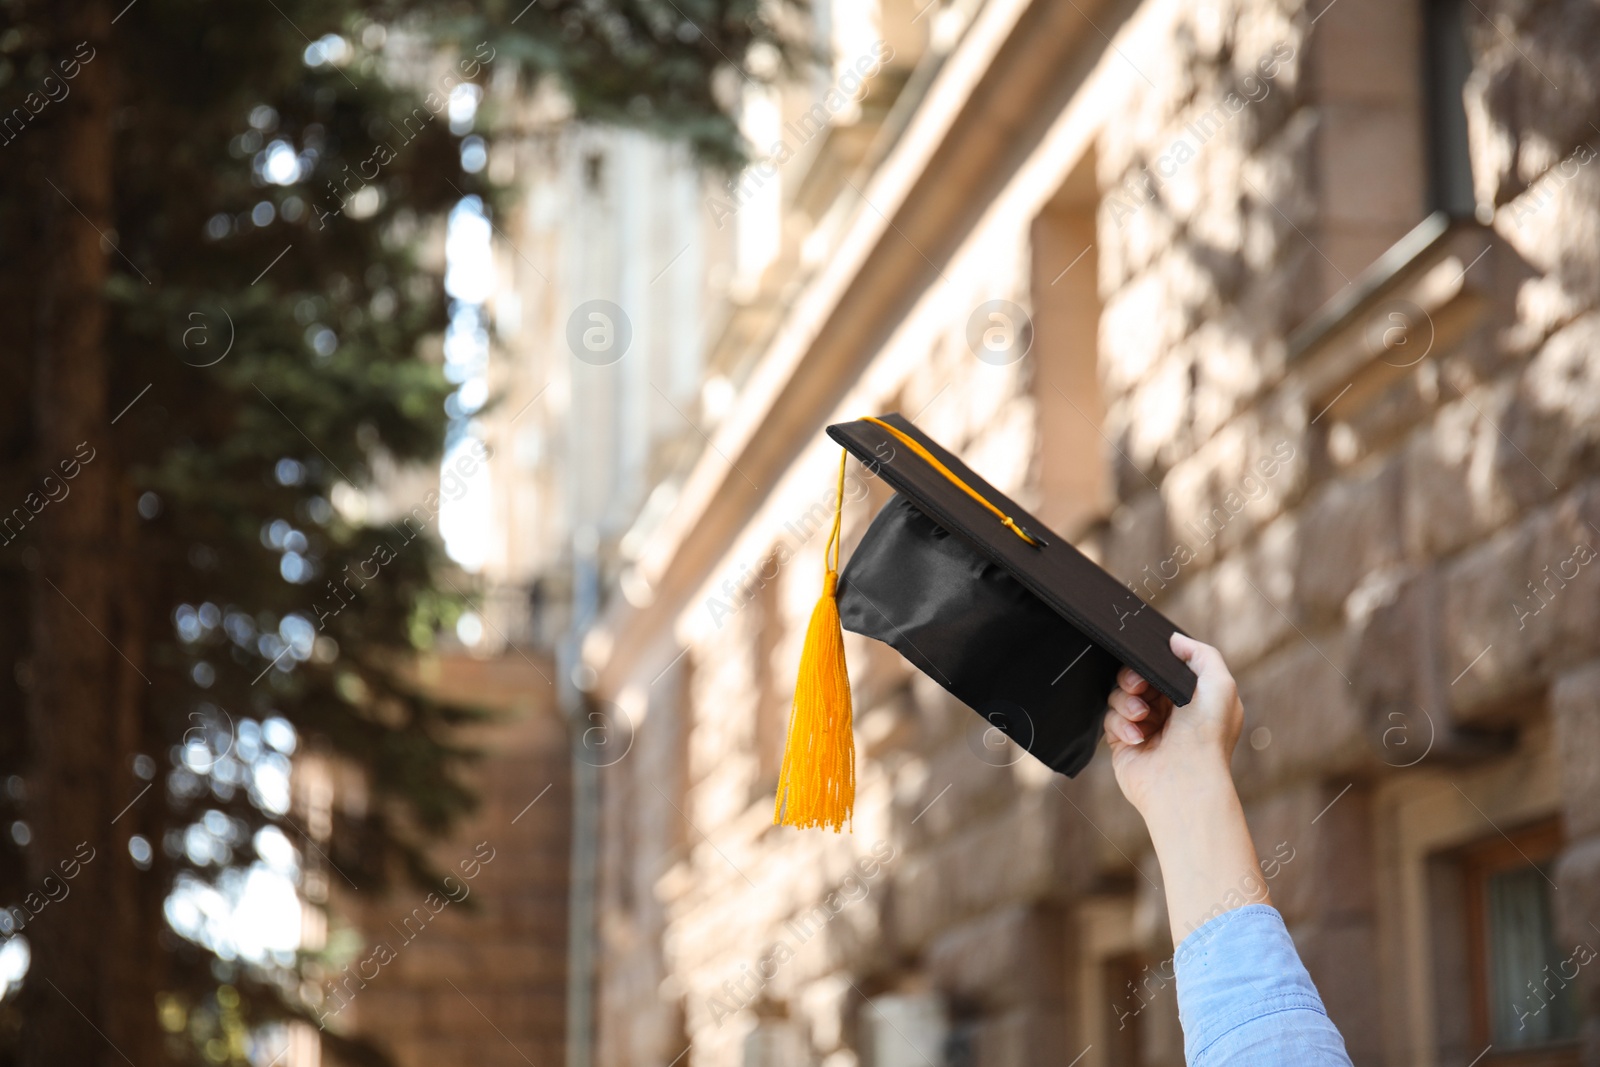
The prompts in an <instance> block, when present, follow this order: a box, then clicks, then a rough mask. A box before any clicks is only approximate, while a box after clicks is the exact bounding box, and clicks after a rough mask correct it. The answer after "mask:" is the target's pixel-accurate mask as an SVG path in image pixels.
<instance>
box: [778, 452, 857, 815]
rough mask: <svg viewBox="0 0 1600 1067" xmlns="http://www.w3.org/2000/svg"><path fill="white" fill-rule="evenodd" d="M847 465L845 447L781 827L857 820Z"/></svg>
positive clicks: (797, 703) (788, 744) (787, 763)
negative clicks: (843, 590) (844, 562)
mask: <svg viewBox="0 0 1600 1067" xmlns="http://www.w3.org/2000/svg"><path fill="white" fill-rule="evenodd" d="M844 465H845V453H843V452H842V451H841V452H840V455H839V487H838V493H837V495H836V497H835V500H834V508H833V531H832V532H831V533H830V534H829V535H828V543H827V545H826V546H824V548H823V551H822V557H823V567H824V573H823V578H822V595H821V596H820V597H818V598H817V606H816V607H815V608H813V609H812V611H811V622H810V624H809V625H808V626H807V627H806V639H805V645H804V647H803V648H802V649H801V652H800V674H799V677H798V678H797V679H796V680H795V686H794V708H793V711H792V712H791V714H790V716H789V735H788V738H787V740H786V741H785V743H784V747H783V768H782V770H781V771H780V772H779V774H778V794H777V796H776V797H775V798H774V803H773V812H772V821H773V823H774V824H776V825H783V826H797V827H801V828H808V827H827V828H829V829H831V830H833V831H834V832H835V833H837V832H839V831H840V830H841V829H843V828H845V827H847V826H848V825H849V824H850V820H851V815H852V813H853V812H854V809H855V799H856V740H855V725H854V720H853V713H852V708H851V704H850V675H849V672H848V671H847V669H846V667H845V656H844V630H843V627H842V626H841V625H840V622H839V602H838V599H837V594H838V589H839V526H840V522H841V520H842V518H843V512H844Z"/></svg>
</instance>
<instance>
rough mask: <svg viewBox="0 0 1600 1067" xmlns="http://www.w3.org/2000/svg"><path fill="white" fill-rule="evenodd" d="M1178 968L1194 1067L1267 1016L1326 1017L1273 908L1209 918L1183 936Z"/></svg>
mask: <svg viewBox="0 0 1600 1067" xmlns="http://www.w3.org/2000/svg"><path fill="white" fill-rule="evenodd" d="M1173 965H1174V967H1175V968H1176V973H1177V983H1178V1015H1179V1018H1180V1019H1181V1021H1182V1023H1183V1032H1184V1045H1185V1051H1186V1053H1187V1059H1188V1062H1189V1063H1190V1064H1198V1063H1199V1062H1200V1061H1201V1059H1202V1057H1204V1055H1205V1054H1206V1051H1207V1050H1208V1049H1209V1048H1210V1047H1211V1046H1212V1045H1214V1044H1215V1043H1216V1042H1217V1041H1218V1040H1220V1039H1221V1038H1223V1037H1224V1036H1226V1035H1229V1034H1230V1033H1232V1032H1233V1031H1235V1030H1238V1029H1239V1028H1240V1027H1242V1026H1245V1025H1247V1024H1249V1023H1252V1022H1254V1021H1255V1020H1258V1019H1261V1018H1264V1017H1265V1016H1268V1015H1273V1014H1277V1013H1279V1012H1284V1011H1295V1010H1304V1011H1311V1012H1314V1013H1315V1014H1316V1015H1318V1016H1321V1017H1322V1020H1326V1017H1327V1012H1326V1011H1325V1010H1324V1009H1323V1006H1322V998H1321V997H1319V996H1318V995H1317V989H1316V986H1314V985H1313V984H1312V982H1311V976H1310V975H1309V974H1307V973H1306V969H1305V965H1304V964H1302V963H1301V962H1300V954H1299V953H1298V952H1297V951H1295V947H1294V941H1293V940H1292V939H1291V938H1290V937H1289V930H1288V928H1287V927H1286V926H1284V924H1283V916H1281V915H1279V914H1278V910H1277V909H1276V908H1274V907H1272V906H1271V905H1268V904H1247V905H1245V906H1244V907H1242V908H1235V909H1234V910H1232V911H1229V912H1224V913H1223V914H1222V915H1219V916H1217V917H1216V918H1215V919H1212V920H1210V921H1208V922H1207V923H1205V924H1204V925H1203V926H1201V927H1200V928H1199V929H1197V930H1195V931H1194V932H1193V933H1191V934H1190V935H1189V936H1188V937H1185V938H1184V939H1183V943H1182V944H1180V945H1179V946H1178V950H1177V952H1176V953H1175V954H1174V956H1173ZM1323 1025H1328V1024H1327V1023H1326V1022H1325V1021H1324V1022H1323Z"/></svg>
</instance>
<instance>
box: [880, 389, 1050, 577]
mask: <svg viewBox="0 0 1600 1067" xmlns="http://www.w3.org/2000/svg"><path fill="white" fill-rule="evenodd" d="M861 421H862V422H870V423H872V424H873V425H874V426H881V427H883V428H884V429H885V430H888V431H889V433H890V434H892V435H893V436H894V439H895V440H896V441H899V442H900V443H901V444H903V445H905V446H906V447H907V448H909V449H911V451H913V452H915V453H916V454H917V455H918V456H919V457H921V458H922V459H923V460H925V461H927V463H928V465H929V466H930V467H932V468H933V469H934V470H936V471H938V472H939V473H940V474H942V475H944V476H945V478H947V479H948V480H949V481H950V484H951V485H954V486H955V487H956V488H957V489H960V490H961V491H962V492H963V493H966V494H967V495H968V496H970V497H971V498H972V499H973V500H976V501H977V502H978V503H979V504H982V505H983V507H984V509H985V510H987V511H988V512H989V513H990V514H991V515H993V516H994V517H995V518H997V519H999V520H1000V525H1002V526H1004V527H1005V528H1006V529H1008V530H1010V531H1011V532H1012V533H1014V534H1016V535H1017V536H1018V537H1020V538H1022V539H1023V540H1024V541H1026V542H1028V544H1030V545H1033V546H1034V547H1035V548H1037V547H1038V546H1039V542H1038V541H1037V540H1035V539H1034V538H1033V536H1032V535H1031V534H1029V533H1028V531H1026V530H1024V529H1023V528H1022V527H1020V526H1018V525H1017V524H1016V522H1014V521H1013V520H1012V518H1011V516H1010V515H1007V514H1006V513H1005V512H1003V511H1001V510H1000V509H999V508H997V507H995V506H994V505H993V504H991V503H989V501H988V499H987V498H985V497H984V495H983V494H982V493H980V492H978V491H977V490H976V489H974V488H972V486H970V485H968V484H967V483H966V482H964V481H962V480H961V479H960V477H958V476H957V475H956V473H955V472H954V471H952V470H951V469H950V468H949V467H946V466H945V465H944V464H943V463H940V462H939V460H938V459H936V458H935V457H934V455H933V453H931V452H929V451H928V450H927V449H926V448H923V447H922V446H921V445H920V444H918V443H917V442H916V441H915V440H913V439H912V438H911V437H908V436H907V435H906V434H904V433H902V432H901V431H899V430H897V429H895V428H894V427H893V426H890V425H889V424H888V423H887V422H884V421H883V420H882V419H875V418H873V417H872V416H871V415H864V416H862V418H861Z"/></svg>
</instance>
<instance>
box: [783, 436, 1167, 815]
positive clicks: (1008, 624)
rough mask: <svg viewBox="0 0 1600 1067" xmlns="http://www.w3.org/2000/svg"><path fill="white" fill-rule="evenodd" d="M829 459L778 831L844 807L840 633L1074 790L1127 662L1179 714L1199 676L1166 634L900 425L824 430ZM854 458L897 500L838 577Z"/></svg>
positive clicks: (1022, 515) (845, 730) (847, 746)
mask: <svg viewBox="0 0 1600 1067" xmlns="http://www.w3.org/2000/svg"><path fill="white" fill-rule="evenodd" d="M828 436H829V437H831V438H833V439H834V440H835V441H837V442H838V443H839V444H840V445H842V446H844V449H845V451H844V452H843V453H841V454H840V456H839V488H838V499H837V502H836V504H835V507H834V515H833V530H832V532H831V533H830V534H829V536H828V543H827V545H826V547H825V548H824V550H823V559H824V564H825V568H826V574H825V576H824V578H823V587H822V596H821V597H820V598H819V599H818V601H817V606H816V608H815V610H814V611H813V612H812V614H811V622H810V625H809V626H808V628H807V630H806V637H805V644H804V647H803V650H802V652H801V656H800V675H799V678H798V679H797V680H796V683H795V693H794V709H793V713H792V714H791V716H790V719H789V734H788V739H787V741H786V743H785V745H784V753H783V767H782V770H781V772H780V774H779V778H778V794H777V798H776V802H775V806H774V811H773V822H775V823H781V824H786V825H790V826H800V827H812V826H826V827H830V828H832V829H833V830H835V831H837V830H839V829H840V828H842V827H843V826H844V825H845V824H846V823H847V822H848V821H849V819H850V815H851V810H852V808H853V806H854V803H855V740H854V735H853V732H852V723H851V707H850V679H849V676H848V673H847V672H846V669H845V656H844V637H843V634H842V633H841V628H842V629H847V630H850V631H851V632H853V633H859V634H865V635H866V636H868V637H872V638H876V639H877V640H879V641H883V642H884V643H886V644H888V645H891V646H893V647H894V648H895V649H896V650H897V651H899V653H900V654H901V655H902V656H904V657H905V658H906V659H907V660H909V661H910V662H911V663H912V665H914V666H915V667H916V668H917V669H918V670H920V671H922V672H923V673H924V674H926V675H927V676H928V677H930V678H932V679H933V680H934V681H936V682H938V683H939V684H940V685H942V686H944V687H945V689H947V690H949V691H950V692H951V693H952V694H953V695H954V696H956V697H957V698H958V699H960V700H961V701H962V702H963V703H965V704H966V705H967V706H968V707H970V708H971V709H972V710H973V711H975V712H977V713H978V714H979V715H981V716H983V717H984V718H985V719H986V720H988V721H989V723H990V724H991V725H992V726H993V727H995V728H997V729H999V730H1001V731H1003V732H1004V733H1005V734H1006V735H1007V736H1008V737H1010V738H1011V739H1012V740H1014V741H1016V742H1017V744H1019V745H1021V746H1022V747H1023V748H1024V749H1026V750H1027V751H1028V752H1029V753H1031V754H1032V755H1033V756H1034V757H1035V758H1037V759H1038V760H1039V761H1040V762H1042V763H1044V764H1045V765H1046V766H1048V767H1050V768H1051V769H1053V770H1056V771H1059V772H1061V773H1062V774H1065V775H1067V776H1069V777H1071V776H1075V775H1076V774H1077V773H1078V772H1079V771H1081V770H1083V768H1084V767H1086V766H1087V765H1088V763H1089V760H1090V759H1091V758H1092V757H1093V755H1094V750H1095V747H1096V745H1097V744H1098V743H1099V739H1100V734H1101V720H1102V717H1103V716H1104V713H1105V709H1106V696H1107V694H1108V693H1109V692H1110V691H1111V688H1112V686H1113V685H1114V684H1115V682H1116V674H1117V671H1118V669H1119V668H1120V667H1121V666H1122V665H1124V664H1126V665H1128V666H1130V667H1132V668H1133V669H1134V670H1136V671H1137V672H1138V673H1139V674H1140V675H1141V676H1142V677H1143V678H1145V679H1146V680H1147V681H1148V682H1149V683H1150V684H1151V685H1152V686H1153V687H1154V688H1155V689H1156V690H1157V691H1158V692H1160V693H1162V694H1163V695H1165V696H1167V697H1170V698H1171V699H1172V701H1173V703H1175V704H1179V705H1182V704H1187V703H1188V702H1189V699H1190V697H1191V696H1192V695H1193V694H1194V685H1195V677H1194V674H1193V673H1192V672H1191V671H1190V670H1189V668H1188V667H1187V666H1186V665H1185V664H1184V663H1183V661H1182V660H1180V659H1178V657H1177V656H1175V655H1173V653H1172V651H1171V649H1170V647H1169V646H1168V641H1169V639H1170V638H1171V636H1172V634H1173V632H1174V631H1176V630H1177V627H1176V626H1174V625H1173V624H1172V623H1171V622H1170V621H1169V620H1168V619H1167V618H1166V617H1165V616H1163V615H1162V614H1161V613H1160V612H1158V611H1156V610H1155V609H1154V608H1153V607H1150V606H1149V605H1148V604H1146V603H1145V602H1144V601H1143V600H1141V599H1140V598H1139V597H1138V596H1137V595H1136V594H1135V593H1134V592H1133V591H1132V590H1130V589H1129V588H1128V587H1127V586H1125V585H1123V584H1122V583H1121V582H1119V581H1117V580H1116V579H1115V578H1113V577H1112V576H1111V575H1109V574H1107V573H1106V572H1105V571H1104V570H1101V569H1100V567H1099V566H1097V565H1096V564H1095V563H1094V561H1092V560H1090V559H1089V558H1088V557H1087V556H1085V555H1084V554H1083V553H1081V552H1079V551H1078V550H1077V549H1076V548H1073V547H1072V545H1070V544H1068V543H1067V542H1066V541H1065V540H1063V539H1062V538H1060V537H1058V536H1056V535H1055V534H1054V533H1052V532H1051V531H1050V530H1048V529H1046V527H1045V526H1044V524H1043V523H1041V522H1040V521H1039V520H1038V519H1036V518H1034V517H1033V516H1032V515H1030V514H1028V513H1027V512H1026V511H1024V510H1023V509H1022V508H1020V507H1018V506H1017V504H1016V503H1015V502H1013V501H1011V500H1010V499H1008V498H1007V497H1005V496H1004V495H1002V494H1001V493H999V492H998V491H996V490H995V488H994V487H993V486H991V485H990V484H989V483H988V482H986V481H984V480H983V479H982V478H980V477H978V475H976V474H974V473H973V472H972V470H971V469H970V468H969V467H967V466H966V464H964V463H962V462H961V460H959V459H957V458H956V457H955V456H954V455H952V454H951V453H949V452H947V451H946V450H945V449H943V448H941V447H940V446H939V445H938V444H937V443H936V442H934V441H933V440H932V439H931V438H929V437H928V436H927V435H926V434H924V433H922V432H921V431H920V430H918V429H917V428H916V427H915V426H913V425H912V424H911V422H910V421H909V420H907V419H904V418H902V417H901V416H899V415H885V416H884V417H883V418H881V419H879V418H871V417H868V418H863V419H858V420H856V421H855V422H845V423H838V424H836V425H833V426H829V427H828ZM849 455H854V456H855V457H856V458H857V459H858V460H860V461H861V462H862V463H864V464H865V465H867V467H868V468H869V469H870V470H872V472H873V473H874V474H876V475H878V476H879V477H881V478H882V479H883V480H884V481H885V482H887V483H888V484H889V485H890V486H892V487H893V488H894V489H895V490H896V493H895V496H894V499H893V500H891V501H890V502H889V503H888V504H886V505H885V506H884V508H883V510H881V511H880V512H878V515H877V517H876V518H874V519H873V521H872V525H871V526H870V527H869V528H868V530H867V532H866V536H865V537H863V538H862V540H861V543H860V544H859V545H858V546H857V547H856V550H855V552H854V553H852V555H851V557H850V562H849V563H848V564H847V565H846V566H845V568H844V571H843V573H840V571H839V543H840V537H839V527H840V521H841V516H842V509H843V502H844V476H845V462H846V458H847V456H849Z"/></svg>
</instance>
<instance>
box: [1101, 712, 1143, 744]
mask: <svg viewBox="0 0 1600 1067" xmlns="http://www.w3.org/2000/svg"><path fill="white" fill-rule="evenodd" d="M1105 734H1106V741H1107V742H1109V743H1111V744H1116V743H1117V742H1121V743H1122V744H1124V745H1139V744H1143V743H1144V731H1142V730H1140V729H1139V724H1138V723H1134V722H1129V721H1128V720H1127V719H1124V718H1123V717H1122V716H1121V715H1120V714H1118V713H1117V712H1116V711H1108V712H1106V717H1105Z"/></svg>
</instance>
